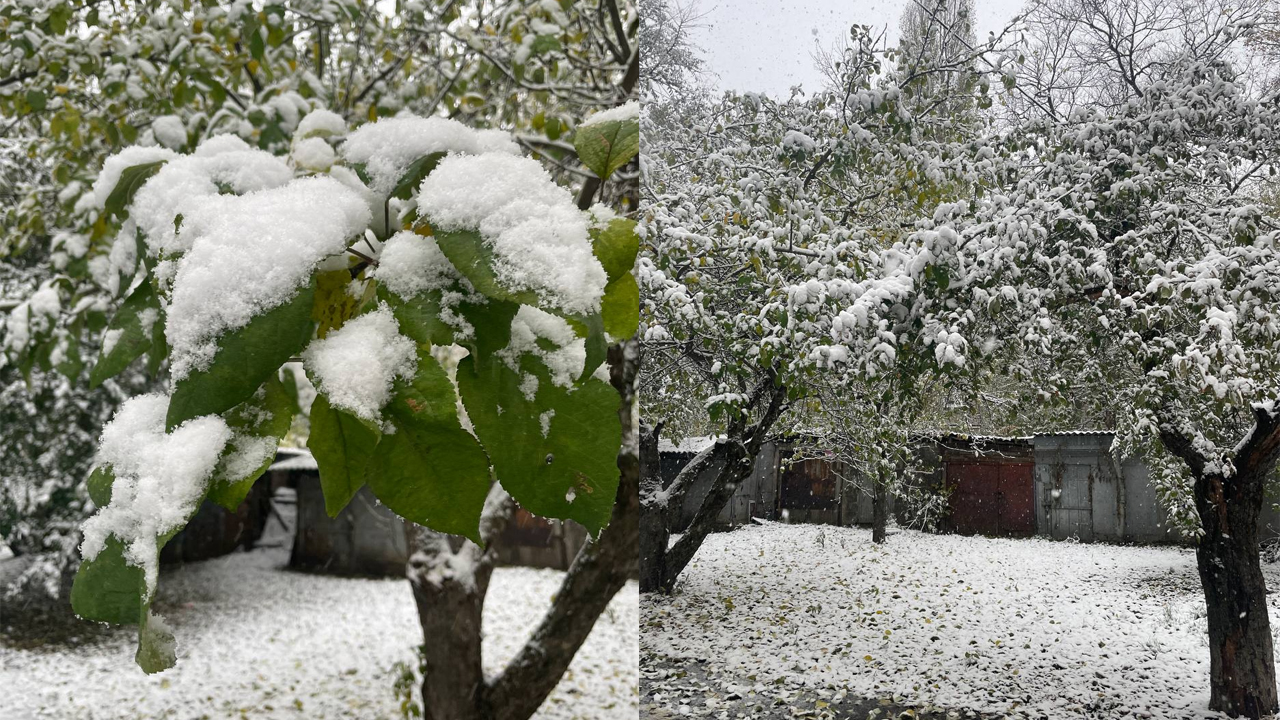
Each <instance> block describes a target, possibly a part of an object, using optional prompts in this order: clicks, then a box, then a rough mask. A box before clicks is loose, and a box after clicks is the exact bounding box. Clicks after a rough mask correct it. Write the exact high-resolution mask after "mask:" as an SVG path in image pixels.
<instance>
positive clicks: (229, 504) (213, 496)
mask: <svg viewBox="0 0 1280 720" xmlns="http://www.w3.org/2000/svg"><path fill="white" fill-rule="evenodd" d="M225 418H226V421H227V426H228V427H230V428H231V430H232V432H233V433H234V435H233V436H232V439H231V442H230V443H229V444H228V449H227V450H224V451H223V456H222V458H220V460H219V464H218V467H217V468H216V469H215V470H214V473H213V480H212V482H211V483H210V484H209V493H208V495H207V497H208V499H209V500H211V501H213V502H215V503H218V504H219V505H221V506H222V507H224V508H226V509H228V510H230V511H232V512H234V511H235V510H236V509H237V508H239V507H240V503H242V502H244V499H245V496H247V495H248V494H249V491H250V490H251V489H253V484H254V482H256V481H257V480H258V478H259V477H261V476H262V473H264V472H266V471H267V468H269V467H271V463H273V462H275V457H276V454H275V448H276V447H277V446H279V444H280V440H281V439H283V438H284V436H285V435H287V434H288V432H289V427H290V426H291V425H292V424H293V401H292V400H290V399H289V394H288V392H286V390H285V386H284V383H283V382H281V381H280V375H279V374H278V373H273V374H272V375H271V376H270V377H268V378H267V381H266V382H265V383H263V384H262V387H261V388H259V389H258V391H257V392H256V393H254V394H253V397H251V398H249V399H248V400H246V401H245V402H243V403H240V404H239V405H237V406H236V407H235V408H233V409H232V410H231V411H230V412H228V413H227V414H226V416H225ZM255 439H258V440H261V439H267V440H269V441H270V444H271V448H272V452H271V453H270V454H268V455H267V456H266V457H265V458H264V459H263V460H262V462H261V463H260V464H259V465H258V467H256V468H254V469H252V470H250V471H249V472H248V473H247V474H240V476H239V477H236V476H235V475H233V474H232V473H231V472H230V471H229V469H228V467H227V465H226V463H227V461H228V460H230V459H231V457H232V455H231V453H232V452H234V451H235V450H237V449H240V448H241V447H243V445H245V444H249V443H253V442H254V440H255Z"/></svg>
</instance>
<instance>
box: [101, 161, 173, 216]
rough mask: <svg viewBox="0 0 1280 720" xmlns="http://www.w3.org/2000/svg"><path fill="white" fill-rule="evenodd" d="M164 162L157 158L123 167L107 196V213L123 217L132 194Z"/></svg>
mask: <svg viewBox="0 0 1280 720" xmlns="http://www.w3.org/2000/svg"><path fill="white" fill-rule="evenodd" d="M165 162H166V161H165V160H157V161H156V162H152V163H147V164H145V165H133V166H131V167H127V168H125V169H124V170H123V171H122V172H121V173H120V179H119V180H118V181H116V186H115V187H114V188H112V190H111V194H110V195H108V196H107V202H106V210H107V213H108V214H109V215H115V216H117V217H123V216H124V215H125V214H126V213H127V212H128V210H129V204H130V203H132V202H133V196H134V195H136V194H137V193H138V190H139V189H140V188H141V187H142V186H143V185H144V184H146V182H147V180H150V179H151V176H152V175H155V174H156V173H157V172H159V171H160V166H161V165H164V164H165Z"/></svg>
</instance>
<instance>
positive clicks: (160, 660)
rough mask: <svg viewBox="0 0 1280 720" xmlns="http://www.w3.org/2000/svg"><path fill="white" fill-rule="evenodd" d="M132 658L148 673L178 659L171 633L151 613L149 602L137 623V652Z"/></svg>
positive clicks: (159, 669)
mask: <svg viewBox="0 0 1280 720" xmlns="http://www.w3.org/2000/svg"><path fill="white" fill-rule="evenodd" d="M133 659H134V662H136V663H138V667H140V668H142V671H143V672H145V673H147V674H148V675H151V674H154V673H158V672H160V671H162V670H168V669H169V668H171V667H173V665H174V663H175V662H177V659H178V658H177V655H176V654H175V653H174V639H173V633H172V632H170V631H169V628H168V627H167V626H166V625H165V624H164V622H162V621H161V620H160V619H159V618H157V617H155V616H154V615H152V614H151V607H150V603H148V606H147V608H146V609H145V610H144V611H143V613H142V617H141V622H139V623H138V652H137V653H135V654H134V656H133Z"/></svg>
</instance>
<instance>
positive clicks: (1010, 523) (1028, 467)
mask: <svg viewBox="0 0 1280 720" xmlns="http://www.w3.org/2000/svg"><path fill="white" fill-rule="evenodd" d="M999 467H1000V498H1001V507H1000V534H1001V535H1008V536H1012V537H1026V536H1029V535H1034V534H1035V531H1036V505H1035V486H1034V483H1033V482H1032V470H1033V468H1034V465H1033V464H1032V463H1005V464H1002V465H1000V466H999Z"/></svg>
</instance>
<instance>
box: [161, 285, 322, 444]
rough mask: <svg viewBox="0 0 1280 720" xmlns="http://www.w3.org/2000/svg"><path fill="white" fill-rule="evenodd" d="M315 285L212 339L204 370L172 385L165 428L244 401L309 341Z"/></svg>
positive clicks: (215, 412) (221, 410) (194, 372)
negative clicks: (215, 349) (215, 346)
mask: <svg viewBox="0 0 1280 720" xmlns="http://www.w3.org/2000/svg"><path fill="white" fill-rule="evenodd" d="M315 293H316V283H315V280H314V279H313V280H312V281H311V283H310V284H308V285H307V286H306V287H304V288H302V289H301V290H300V291H298V294H297V295H295V296H294V297H293V299H292V300H290V301H289V302H287V303H285V304H283V305H280V306H278V307H276V308H273V309H271V310H268V311H267V312H265V313H263V314H262V315H259V316H257V317H255V318H253V319H252V320H250V321H249V324H248V325H245V326H244V327H242V328H239V329H237V330H233V331H231V332H229V333H227V334H226V335H224V336H222V338H221V339H219V340H218V353H217V355H215V356H214V358H213V362H212V363H211V364H210V365H209V367H208V369H206V370H194V371H192V372H191V373H190V374H189V375H187V376H186V377H185V378H183V379H182V380H179V381H178V383H177V384H176V385H175V386H174V389H173V398H172V400H171V401H170V402H169V416H168V419H167V420H166V423H165V425H166V429H168V430H172V429H173V428H175V427H177V426H178V425H181V424H182V423H183V422H185V421H186V420H190V419H191V418H194V417H199V416H201V415H216V414H220V413H223V412H226V411H227V410H230V409H231V408H233V407H235V406H236V405H239V404H240V403H242V402H244V400H245V399H246V398H248V397H249V396H250V395H253V393H254V392H256V391H257V390H258V388H259V387H260V386H261V385H262V383H263V382H264V381H265V380H266V379H267V378H268V377H270V376H271V375H272V374H273V373H275V372H277V371H278V370H279V368H280V366H281V365H283V364H284V363H285V362H286V361H288V359H289V358H290V357H293V356H294V355H295V354H297V353H298V352H299V351H301V350H302V348H304V347H305V346H306V344H307V342H308V341H309V340H310V339H311V335H312V330H313V329H314V323H313V322H312V320H311V308H312V305H313V304H314V302H315Z"/></svg>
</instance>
